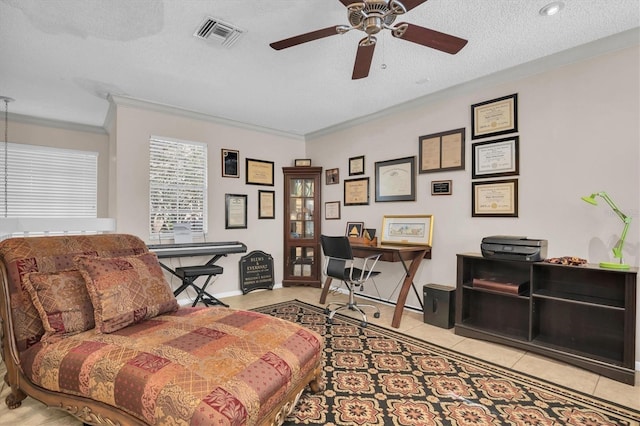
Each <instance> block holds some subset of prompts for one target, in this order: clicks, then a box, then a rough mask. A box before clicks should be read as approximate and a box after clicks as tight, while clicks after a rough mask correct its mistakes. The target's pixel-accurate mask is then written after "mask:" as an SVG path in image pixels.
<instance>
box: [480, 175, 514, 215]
mask: <svg viewBox="0 0 640 426" xmlns="http://www.w3.org/2000/svg"><path fill="white" fill-rule="evenodd" d="M471 208H472V211H471V216H472V217H518V179H506V180H494V181H489V182H471Z"/></svg>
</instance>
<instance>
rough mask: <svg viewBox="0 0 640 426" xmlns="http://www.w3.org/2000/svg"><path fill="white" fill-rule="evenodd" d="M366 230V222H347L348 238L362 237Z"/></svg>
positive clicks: (346, 231) (346, 233)
mask: <svg viewBox="0 0 640 426" xmlns="http://www.w3.org/2000/svg"><path fill="white" fill-rule="evenodd" d="M363 230H364V222H347V229H346V230H345V235H346V236H347V237H356V238H360V237H362V231H363Z"/></svg>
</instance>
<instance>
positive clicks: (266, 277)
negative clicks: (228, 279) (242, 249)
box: [240, 250, 275, 294]
mask: <svg viewBox="0 0 640 426" xmlns="http://www.w3.org/2000/svg"><path fill="white" fill-rule="evenodd" d="M274 284H275V281H274V278H273V257H272V256H271V255H270V254H267V253H265V252H263V251H260V250H254V251H252V252H250V253H248V254H247V255H246V256H242V258H240V288H241V289H242V294H247V293H249V292H250V291H253V290H258V289H268V290H272V289H273V285H274Z"/></svg>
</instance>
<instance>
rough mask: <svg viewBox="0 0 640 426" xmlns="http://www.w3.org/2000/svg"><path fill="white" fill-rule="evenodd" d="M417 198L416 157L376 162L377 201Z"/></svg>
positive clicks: (412, 199)
mask: <svg viewBox="0 0 640 426" xmlns="http://www.w3.org/2000/svg"><path fill="white" fill-rule="evenodd" d="M415 200H416V157H415V156H413V157H405V158H398V159H396V160H388V161H377V162H376V202H382V201H415Z"/></svg>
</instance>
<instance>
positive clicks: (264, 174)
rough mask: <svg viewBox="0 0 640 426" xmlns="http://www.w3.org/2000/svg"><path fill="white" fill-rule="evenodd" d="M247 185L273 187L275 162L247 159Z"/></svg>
mask: <svg viewBox="0 0 640 426" xmlns="http://www.w3.org/2000/svg"><path fill="white" fill-rule="evenodd" d="M246 166H247V181H246V183H247V184H250V185H266V186H273V161H262V160H254V159H252V158H247V159H246Z"/></svg>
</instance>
